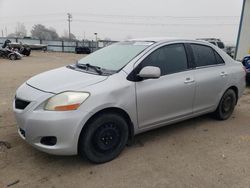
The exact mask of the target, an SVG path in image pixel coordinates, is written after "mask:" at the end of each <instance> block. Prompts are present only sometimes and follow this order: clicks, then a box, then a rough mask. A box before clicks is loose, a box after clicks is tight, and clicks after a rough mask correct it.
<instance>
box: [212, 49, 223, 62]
mask: <svg viewBox="0 0 250 188" xmlns="http://www.w3.org/2000/svg"><path fill="white" fill-rule="evenodd" d="M214 55H215V58H216V61H217V63H218V64H224V63H225V62H224V60H223V59H222V57H221V56H220V55H219V54H218V53H217V52H216V51H214Z"/></svg>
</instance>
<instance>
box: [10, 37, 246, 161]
mask: <svg viewBox="0 0 250 188" xmlns="http://www.w3.org/2000/svg"><path fill="white" fill-rule="evenodd" d="M244 88H245V71H244V68H243V66H242V64H241V63H239V62H236V61H235V60H233V59H232V58H231V57H229V56H228V55H227V54H226V53H224V52H223V51H222V50H220V49H219V48H217V47H216V46H214V45H212V44H209V43H207V42H205V41H204V42H203V41H197V40H179V39H137V40H129V41H125V42H119V43H116V44H113V45H111V46H108V47H105V48H103V49H101V50H98V51H96V52H95V53H93V54H91V55H88V56H86V57H85V58H83V59H81V60H79V61H78V62H76V63H75V64H72V65H69V66H66V67H62V68H58V69H55V70H51V71H48V72H45V73H42V74H39V75H37V76H34V77H32V78H31V79H29V80H28V81H27V82H25V83H24V84H23V85H21V86H20V87H19V88H18V90H17V92H16V96H15V100H14V103H13V109H14V112H15V116H16V120H17V124H18V132H19V134H20V136H21V137H22V138H23V139H24V140H26V141H27V142H28V143H29V144H31V145H32V146H34V147H35V148H37V149H39V150H42V151H44V152H47V153H51V154H56V155H74V154H80V155H81V156H84V157H86V158H87V159H89V160H90V161H92V162H94V163H103V162H107V161H110V160H112V159H114V158H115V157H117V156H118V155H119V154H120V152H121V151H122V149H123V148H124V147H125V145H126V144H127V143H128V141H130V140H131V139H132V138H133V136H134V135H136V134H139V133H141V132H144V131H147V130H150V129H154V128H158V127H161V126H164V125H168V124H172V123H175V122H178V121H182V120H185V119H189V118H192V117H195V116H199V115H202V114H207V113H213V114H214V116H215V117H216V118H217V119H219V120H225V119H228V118H229V117H230V116H231V114H232V112H233V110H234V107H235V105H236V104H237V100H238V99H239V97H241V95H242V93H243V90H244Z"/></svg>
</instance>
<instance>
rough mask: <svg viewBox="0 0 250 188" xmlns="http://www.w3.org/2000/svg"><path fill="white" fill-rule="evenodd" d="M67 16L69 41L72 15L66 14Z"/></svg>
mask: <svg viewBox="0 0 250 188" xmlns="http://www.w3.org/2000/svg"><path fill="white" fill-rule="evenodd" d="M67 15H68V20H67V21H68V22H69V39H70V38H71V36H70V34H71V33H70V22H72V14H70V13H67Z"/></svg>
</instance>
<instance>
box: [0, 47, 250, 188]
mask: <svg viewBox="0 0 250 188" xmlns="http://www.w3.org/2000/svg"><path fill="white" fill-rule="evenodd" d="M82 56H83V55H76V54H67V53H65V54H62V53H42V52H34V53H32V55H31V57H25V58H23V59H22V60H20V61H16V62H11V61H9V60H3V59H0V141H5V142H7V143H10V145H11V147H10V148H8V147H9V146H8V145H7V146H6V145H4V144H1V143H0V187H7V186H8V185H9V187H84V188H87V187H98V188H99V187H105V188H106V187H116V188H117V187H130V188H131V187H143V188H144V187H156V188H159V187H163V188H165V187H220V188H221V187H244V188H245V187H250V89H249V88H248V89H247V90H246V92H245V94H244V96H243V97H242V98H241V100H240V101H239V104H238V105H237V108H236V110H235V112H234V114H233V116H232V118H231V119H229V120H227V121H216V120H213V119H211V118H210V117H209V116H203V117H199V118H195V119H192V120H188V121H185V122H182V123H179V124H175V125H171V126H167V127H163V128H160V129H157V130H154V131H150V132H147V133H144V134H141V135H139V136H136V139H135V144H134V145H133V146H131V147H127V148H125V150H124V151H123V152H122V154H121V155H120V156H119V157H118V158H117V159H115V160H113V161H111V162H109V163H106V164H102V165H93V164H90V163H89V162H87V161H84V160H82V159H81V158H79V157H77V156H72V157H62V156H52V155H48V154H46V153H43V152H40V151H37V150H36V149H34V148H32V147H31V146H29V145H28V144H26V143H25V142H24V141H23V140H21V138H19V136H18V134H17V130H16V121H15V119H14V116H13V114H12V99H13V97H14V95H15V91H16V89H17V87H18V86H19V85H20V84H22V83H23V82H24V81H25V80H27V79H28V78H30V77H31V76H33V75H35V74H37V73H40V72H43V71H46V70H49V69H52V68H55V67H60V66H64V65H66V64H70V63H72V62H74V61H75V60H76V59H79V58H80V57H82Z"/></svg>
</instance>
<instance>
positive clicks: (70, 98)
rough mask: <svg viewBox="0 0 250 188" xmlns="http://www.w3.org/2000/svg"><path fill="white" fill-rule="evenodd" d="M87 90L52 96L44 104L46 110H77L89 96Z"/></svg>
mask: <svg viewBox="0 0 250 188" xmlns="http://www.w3.org/2000/svg"><path fill="white" fill-rule="evenodd" d="M88 97H89V93H86V92H69V91H67V92H63V93H60V94H58V95H55V96H54V97H51V98H50V99H49V100H48V101H47V102H46V103H45V106H44V110H51V111H70V110H76V109H77V108H78V107H79V106H80V105H81V104H82V103H83V102H84V101H85V100H86V99H87V98H88Z"/></svg>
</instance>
